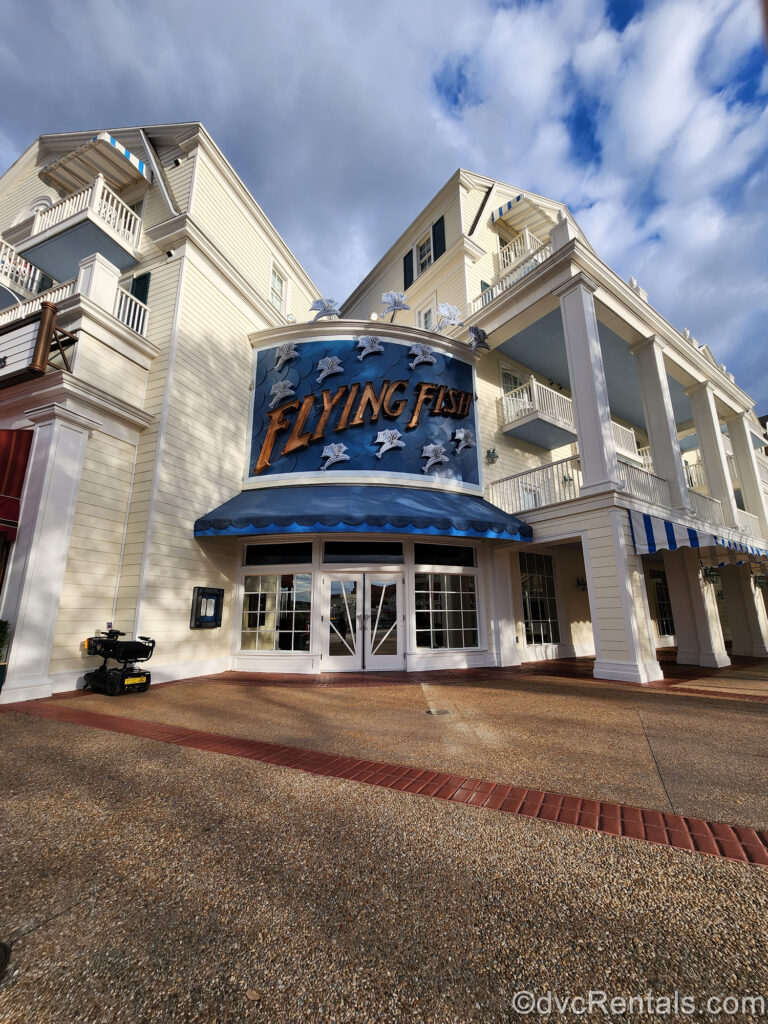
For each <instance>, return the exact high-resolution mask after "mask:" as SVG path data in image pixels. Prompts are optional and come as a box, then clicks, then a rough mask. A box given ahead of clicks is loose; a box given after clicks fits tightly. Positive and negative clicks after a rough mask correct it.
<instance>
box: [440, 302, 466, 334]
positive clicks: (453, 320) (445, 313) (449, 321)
mask: <svg viewBox="0 0 768 1024" xmlns="http://www.w3.org/2000/svg"><path fill="white" fill-rule="evenodd" d="M460 316H461V313H460V312H459V309H458V306H452V305H451V304H450V303H449V302H438V304H437V327H436V328H435V332H436V333H437V334H439V333H440V331H442V329H443V328H444V327H463V326H464V324H463V323H462V322H461V320H460V319H459V317H460Z"/></svg>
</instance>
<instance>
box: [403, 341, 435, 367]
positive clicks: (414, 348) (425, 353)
mask: <svg viewBox="0 0 768 1024" xmlns="http://www.w3.org/2000/svg"><path fill="white" fill-rule="evenodd" d="M408 355H409V356H415V357H416V358H415V359H414V360H413V361H412V362H410V363H408V365H409V366H410V368H411V369H412V370H415V369H416V367H417V366H420V365H421V364H422V363H428V364H430V365H432V366H434V364H435V363H436V362H437V360H436V359H435V357H434V356H433V355H432V348H431V347H430V346H429V345H411V350H410V352H409V353H408Z"/></svg>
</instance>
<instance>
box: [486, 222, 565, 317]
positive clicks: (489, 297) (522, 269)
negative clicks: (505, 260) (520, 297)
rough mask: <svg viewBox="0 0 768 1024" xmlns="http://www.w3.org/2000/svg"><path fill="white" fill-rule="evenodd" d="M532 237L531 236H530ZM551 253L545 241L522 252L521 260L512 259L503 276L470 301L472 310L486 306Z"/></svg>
mask: <svg viewBox="0 0 768 1024" xmlns="http://www.w3.org/2000/svg"><path fill="white" fill-rule="evenodd" d="M531 237H532V238H533V236H531ZM551 255H552V246H551V244H550V243H549V242H545V243H544V244H543V245H541V246H539V248H538V249H534V250H533V252H531V253H530V254H528V255H525V254H524V258H523V259H522V261H521V262H515V261H512V263H511V265H510V266H509V269H508V270H506V271H505V272H504V276H503V277H502V278H500V280H498V281H497V282H496V284H494V285H493V286H492V287H490V288H486V290H485V291H484V292H481V293H480V295H478V296H477V298H476V299H473V301H472V312H473V313H476V312H477V310H478V309H482V307H483V306H487V305H488V303H489V302H493V300H494V299H495V298H498V296H499V295H501V294H502V293H503V292H505V291H506V290H507V288H511V287H512V285H514V284H517V282H518V281H519V280H520V279H521V278H523V277H525V275H526V274H530V272H531V271H532V270H535V269H536V268H537V267H538V266H539V264H540V263H543V262H544V260H546V259H548V258H549V257H550V256H551Z"/></svg>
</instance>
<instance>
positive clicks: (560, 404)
mask: <svg viewBox="0 0 768 1024" xmlns="http://www.w3.org/2000/svg"><path fill="white" fill-rule="evenodd" d="M497 405H498V413H499V425H500V426H501V427H502V429H503V428H505V427H507V428H509V427H511V426H512V425H513V424H514V423H516V422H517V421H518V420H521V419H524V418H525V417H526V416H530V415H531V414H532V413H540V414H541V415H542V416H546V417H547V418H548V419H550V420H553V421H555V422H556V423H557V424H558V425H559V426H561V427H562V428H563V429H564V430H570V431H572V432H573V433H574V434H575V433H576V415H575V413H574V410H573V399H572V398H568V396H567V395H564V394H563V393H562V392H560V391H555V389H554V388H548V387H547V386H546V384H540V383H539V381H537V380H536V379H535V378H534V377H531V378H530V379H529V380H528V381H527V382H526V383H525V384H521V385H520V387H519V388H515V389H514V391H508V392H507V393H506V394H505V395H502V396H501V398H499V399H498V401H497ZM612 426H613V439H614V443H615V444H616V448H617V449H618V450H619V451H621V452H625V453H626V454H627V455H633V456H635V457H637V458H639V457H640V456H639V453H638V449H637V438H636V437H635V432H634V430H630V429H629V427H623V426H622V425H621V424H620V423H616V422H614V421H612Z"/></svg>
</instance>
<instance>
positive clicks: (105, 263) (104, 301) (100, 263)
mask: <svg viewBox="0 0 768 1024" xmlns="http://www.w3.org/2000/svg"><path fill="white" fill-rule="evenodd" d="M119 280H120V271H119V270H118V268H117V267H116V266H114V265H113V264H112V263H110V262H109V260H108V259H105V258H104V257H103V256H102V255H101V254H100V253H97V252H96V253H94V254H93V256H87V257H86V258H85V259H84V260H81V261H80V269H79V271H78V274H77V284H76V286H75V291H76V292H77V293H78V294H79V295H84V296H85V297H86V298H87V299H90V300H91V302H94V303H96V305H97V306H99V307H100V308H101V309H105V310H106V311H107V313H110V314H114V312H115V300H116V298H117V286H118V282H119Z"/></svg>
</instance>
